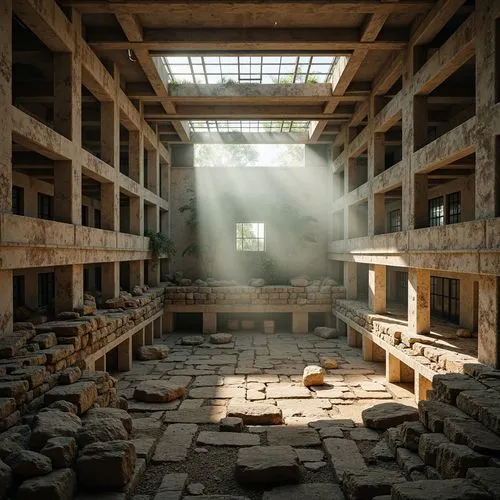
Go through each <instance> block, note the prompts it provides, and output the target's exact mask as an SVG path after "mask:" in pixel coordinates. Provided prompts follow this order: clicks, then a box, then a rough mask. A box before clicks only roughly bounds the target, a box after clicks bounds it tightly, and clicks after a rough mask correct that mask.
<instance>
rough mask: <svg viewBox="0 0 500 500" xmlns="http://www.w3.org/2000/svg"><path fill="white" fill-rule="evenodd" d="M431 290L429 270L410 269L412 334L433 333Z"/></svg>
mask: <svg viewBox="0 0 500 500" xmlns="http://www.w3.org/2000/svg"><path fill="white" fill-rule="evenodd" d="M430 288H431V275H430V272H429V271H428V270H427V269H415V268H409V269H408V328H409V329H410V332H412V333H429V332H430V331H431V304H430V296H431V294H430Z"/></svg>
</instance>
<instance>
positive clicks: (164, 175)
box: [160, 163, 170, 200]
mask: <svg viewBox="0 0 500 500" xmlns="http://www.w3.org/2000/svg"><path fill="white" fill-rule="evenodd" d="M169 176H170V165H168V164H167V163H160V195H161V197H162V198H163V199H164V200H168V199H169V198H170V183H169Z"/></svg>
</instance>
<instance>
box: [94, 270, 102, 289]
mask: <svg viewBox="0 0 500 500" xmlns="http://www.w3.org/2000/svg"><path fill="white" fill-rule="evenodd" d="M94 278H95V289H96V290H99V291H101V290H102V268H101V266H96V267H95V268H94Z"/></svg>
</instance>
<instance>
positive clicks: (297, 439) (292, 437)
mask: <svg viewBox="0 0 500 500" xmlns="http://www.w3.org/2000/svg"><path fill="white" fill-rule="evenodd" d="M267 442H268V444H269V445H270V446H279V445H281V444H283V443H286V444H287V445H290V446H298V447H305V446H319V445H320V444H321V440H320V438H319V435H318V432H317V431H316V430H315V429H311V428H307V427H306V428H302V427H281V426H280V427H270V428H269V429H268V431H267Z"/></svg>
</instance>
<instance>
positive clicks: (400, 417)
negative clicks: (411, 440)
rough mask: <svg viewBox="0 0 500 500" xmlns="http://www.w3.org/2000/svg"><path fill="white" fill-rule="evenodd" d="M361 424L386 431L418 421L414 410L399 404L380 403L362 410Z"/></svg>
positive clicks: (417, 415) (416, 412)
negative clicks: (408, 422)
mask: <svg viewBox="0 0 500 500" xmlns="http://www.w3.org/2000/svg"><path fill="white" fill-rule="evenodd" d="M361 416H362V419H363V423H364V424H365V426H366V427H369V428H372V429H388V428H389V427H394V426H396V425H399V424H402V423H403V422H407V421H415V420H418V417H419V414H418V410H417V409H416V408H413V407H411V406H406V405H403V404H400V403H382V404H379V405H375V406H372V407H371V408H367V409H366V410H363V412H362V413H361Z"/></svg>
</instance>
